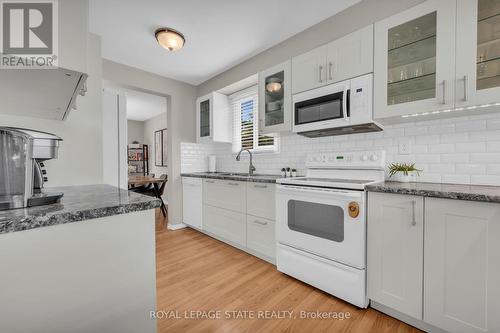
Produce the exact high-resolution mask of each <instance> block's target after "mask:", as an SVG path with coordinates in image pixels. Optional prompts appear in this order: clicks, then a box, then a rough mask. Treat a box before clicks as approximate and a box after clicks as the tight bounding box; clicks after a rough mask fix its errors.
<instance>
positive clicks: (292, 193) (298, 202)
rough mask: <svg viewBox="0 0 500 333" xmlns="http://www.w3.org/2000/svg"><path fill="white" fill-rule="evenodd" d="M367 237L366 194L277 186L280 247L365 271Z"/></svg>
mask: <svg viewBox="0 0 500 333" xmlns="http://www.w3.org/2000/svg"><path fill="white" fill-rule="evenodd" d="M365 234H366V226H365V195H364V192H363V191H353V190H340V189H339V190H337V189H324V188H312V187H301V186H293V185H278V186H277V191H276V238H277V241H278V242H279V243H281V244H285V245H288V246H291V247H294V248H296V249H299V250H303V251H305V252H308V253H312V254H316V255H318V256H321V257H324V258H328V259H331V260H334V261H337V262H340V263H344V264H346V265H350V266H352V267H355V268H359V269H364V268H365V248H366V245H365V239H366V238H365Z"/></svg>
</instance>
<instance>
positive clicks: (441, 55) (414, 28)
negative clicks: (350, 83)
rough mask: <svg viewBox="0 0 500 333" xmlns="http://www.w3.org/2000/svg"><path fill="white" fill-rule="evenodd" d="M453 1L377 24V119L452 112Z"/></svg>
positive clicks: (431, 0)
mask: <svg viewBox="0 0 500 333" xmlns="http://www.w3.org/2000/svg"><path fill="white" fill-rule="evenodd" d="M455 18H456V2H455V0H428V1H425V2H423V3H421V4H419V5H417V6H415V7H412V8H409V9H407V10H405V11H403V12H401V13H399V14H396V15H393V16H391V17H389V18H387V19H384V20H382V21H379V22H377V23H375V40H374V45H375V50H374V114H375V118H376V119H383V118H391V117H397V118H400V117H401V116H403V115H408V114H413V113H420V112H423V111H433V110H440V109H447V108H451V107H454V105H455V98H454V92H455V89H454V84H455V23H456V22H455V21H456V20H455Z"/></svg>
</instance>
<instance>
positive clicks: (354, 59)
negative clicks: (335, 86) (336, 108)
mask: <svg viewBox="0 0 500 333" xmlns="http://www.w3.org/2000/svg"><path fill="white" fill-rule="evenodd" d="M371 72H373V25H369V26H367V27H365V28H363V29H360V30H357V31H355V32H353V33H350V34H349V35H346V36H344V37H342V38H339V39H337V40H335V41H333V42H331V43H330V44H328V45H327V63H326V74H327V80H328V83H333V82H339V81H343V80H347V79H350V78H353V77H357V76H361V75H364V74H368V73H371Z"/></svg>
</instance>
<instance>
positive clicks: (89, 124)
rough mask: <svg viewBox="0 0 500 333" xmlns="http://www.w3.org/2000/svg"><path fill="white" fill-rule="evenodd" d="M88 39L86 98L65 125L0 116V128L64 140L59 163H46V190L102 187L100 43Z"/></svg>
mask: <svg viewBox="0 0 500 333" xmlns="http://www.w3.org/2000/svg"><path fill="white" fill-rule="evenodd" d="M88 38H89V39H88V43H87V46H88V47H87V66H86V67H87V74H88V76H89V77H88V79H87V89H88V90H87V93H86V95H85V96H78V99H77V105H78V110H74V111H72V112H71V113H70V115H69V116H68V119H67V120H66V121H56V120H47V119H38V118H27V117H18V116H11V115H4V114H0V125H2V126H15V127H25V128H32V129H35V130H41V131H46V132H49V133H54V134H56V135H58V136H60V137H61V138H62V139H63V140H64V141H63V142H62V144H61V148H60V149H59V157H58V159H56V160H51V161H47V163H45V165H46V169H47V176H48V182H47V184H46V186H47V187H50V186H59V185H79V184H98V183H102V111H101V103H102V98H101V93H102V62H101V39H100V37H98V36H96V35H92V34H90V35H89V37H88ZM0 112H1V111H0Z"/></svg>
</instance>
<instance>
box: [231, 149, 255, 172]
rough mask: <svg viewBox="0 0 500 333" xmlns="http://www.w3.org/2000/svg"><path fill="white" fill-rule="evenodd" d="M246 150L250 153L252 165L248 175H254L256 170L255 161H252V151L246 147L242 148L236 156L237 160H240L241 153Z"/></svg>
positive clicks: (249, 167)
mask: <svg viewBox="0 0 500 333" xmlns="http://www.w3.org/2000/svg"><path fill="white" fill-rule="evenodd" d="M245 150H246V151H247V152H248V154H249V155H250V165H249V166H248V175H249V176H253V172H254V171H255V167H254V166H253V163H252V152H251V151H250V150H249V149H245V148H243V149H241V150H240V152H239V153H238V156H236V160H237V161H239V160H240V156H241V153H242V152H244V151H245Z"/></svg>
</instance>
